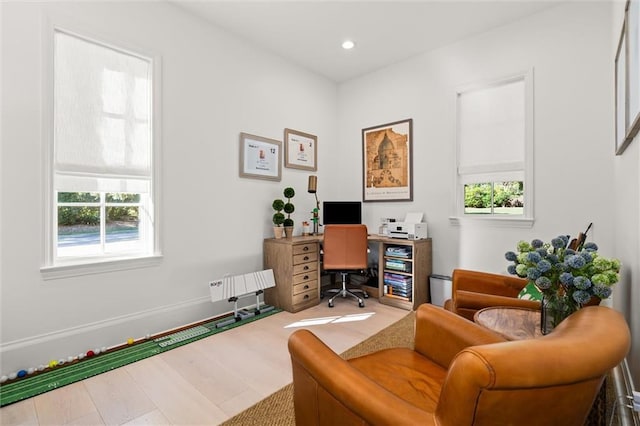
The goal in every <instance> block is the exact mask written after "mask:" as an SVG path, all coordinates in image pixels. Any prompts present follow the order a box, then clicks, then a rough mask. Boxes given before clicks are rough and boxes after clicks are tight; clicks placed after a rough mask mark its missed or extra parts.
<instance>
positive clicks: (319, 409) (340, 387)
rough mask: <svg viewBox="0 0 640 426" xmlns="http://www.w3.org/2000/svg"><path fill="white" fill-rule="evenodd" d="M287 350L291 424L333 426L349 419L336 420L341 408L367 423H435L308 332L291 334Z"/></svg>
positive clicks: (342, 414)
mask: <svg viewBox="0 0 640 426" xmlns="http://www.w3.org/2000/svg"><path fill="white" fill-rule="evenodd" d="M288 346H289V353H290V354H291V363H292V366H293V386H294V405H295V409H296V413H295V414H296V423H297V424H318V422H317V419H318V415H323V416H327V417H328V418H329V419H333V420H334V421H333V423H335V422H336V419H342V420H343V421H344V420H345V419H347V418H349V419H350V420H351V419H352V418H350V417H349V415H348V414H347V415H346V417H341V416H345V414H344V413H340V410H341V409H343V408H346V409H347V410H349V411H350V412H351V413H357V416H358V417H361V418H362V419H364V420H365V421H366V423H367V424H376V425H416V424H422V425H435V421H434V418H433V413H428V412H425V411H422V410H420V409H419V408H417V407H416V406H414V405H412V404H409V403H408V402H406V401H403V400H402V399H400V398H399V397H397V396H396V395H394V394H393V393H391V392H389V391H387V390H386V389H384V388H383V387H381V386H379V385H378V384H377V383H375V382H374V381H372V380H371V379H369V378H368V377H366V376H365V375H364V374H362V373H361V372H360V371H358V370H356V369H355V368H354V367H352V366H351V365H350V364H349V363H348V362H347V361H345V360H344V359H342V358H341V357H340V356H339V355H337V354H336V353H335V352H334V351H332V350H331V349H330V348H329V347H328V346H326V345H325V344H324V343H323V342H322V341H321V340H320V339H318V338H317V337H316V336H315V335H314V334H313V333H311V332H310V331H308V330H304V329H303V330H297V331H295V332H294V333H293V334H292V335H291V336H290V337H289V342H288ZM334 400H335V404H332V401H334ZM337 401H339V403H338V402H337ZM336 404H339V407H338V406H336ZM325 420H326V419H325ZM338 422H339V420H338ZM321 423H322V422H321ZM325 423H327V422H325ZM328 423H331V422H328Z"/></svg>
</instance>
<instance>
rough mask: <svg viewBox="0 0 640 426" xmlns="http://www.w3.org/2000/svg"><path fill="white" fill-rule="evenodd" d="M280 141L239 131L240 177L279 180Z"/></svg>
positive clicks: (280, 164) (280, 166)
mask: <svg viewBox="0 0 640 426" xmlns="http://www.w3.org/2000/svg"><path fill="white" fill-rule="evenodd" d="M281 151H282V143H281V142H280V141H277V140H275V139H268V138H263V137H261V136H256V135H250V134H248V133H240V177H244V178H253V179H266V180H275V181H280V179H281V175H282V162H281V160H280V159H281V157H282V154H281Z"/></svg>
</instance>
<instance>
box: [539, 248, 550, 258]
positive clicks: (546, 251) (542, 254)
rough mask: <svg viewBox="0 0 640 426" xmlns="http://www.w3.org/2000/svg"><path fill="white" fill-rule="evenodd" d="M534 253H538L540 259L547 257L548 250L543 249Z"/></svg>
mask: <svg viewBox="0 0 640 426" xmlns="http://www.w3.org/2000/svg"><path fill="white" fill-rule="evenodd" d="M536 253H538V254H539V255H540V256H542V257H547V255H548V254H549V252H548V250H547V249H546V248H544V247H542V248H539V249H536Z"/></svg>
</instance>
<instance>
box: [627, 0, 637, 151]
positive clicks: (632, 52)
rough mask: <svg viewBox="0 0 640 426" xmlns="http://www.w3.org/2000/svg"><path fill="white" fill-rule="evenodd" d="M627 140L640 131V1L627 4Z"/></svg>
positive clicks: (634, 0)
mask: <svg viewBox="0 0 640 426" xmlns="http://www.w3.org/2000/svg"><path fill="white" fill-rule="evenodd" d="M626 13H627V17H626V30H627V73H628V74H627V96H628V103H627V108H628V119H629V123H628V126H627V134H626V136H627V140H628V142H631V141H632V140H633V138H635V136H636V135H637V134H638V131H640V0H630V1H629V2H628V3H627V12H626Z"/></svg>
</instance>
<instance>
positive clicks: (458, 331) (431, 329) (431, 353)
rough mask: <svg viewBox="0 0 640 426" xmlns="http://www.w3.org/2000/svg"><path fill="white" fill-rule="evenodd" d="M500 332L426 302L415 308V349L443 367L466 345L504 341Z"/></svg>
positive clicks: (446, 366) (447, 366)
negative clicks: (497, 332)
mask: <svg viewBox="0 0 640 426" xmlns="http://www.w3.org/2000/svg"><path fill="white" fill-rule="evenodd" d="M504 341H505V339H504V338H503V337H501V336H500V335H498V334H496V333H494V332H492V331H491V330H489V329H487V328H484V327H482V326H480V325H478V324H476V323H474V322H471V321H469V320H467V319H465V318H463V317H461V316H459V315H456V314H454V313H453V312H450V311H447V310H445V309H443V308H440V307H438V306H434V305H430V304H428V303H425V304H423V305H420V306H419V307H418V310H417V311H416V338H415V350H416V352H418V353H420V354H421V355H423V356H425V357H427V358H429V359H430V360H432V361H433V362H435V363H437V364H438V365H440V366H441V367H443V368H449V364H450V363H451V361H452V360H453V358H454V356H455V355H456V354H457V353H458V352H460V351H461V350H462V349H464V348H467V347H469V346H475V345H484V344H488V343H498V342H504Z"/></svg>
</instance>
